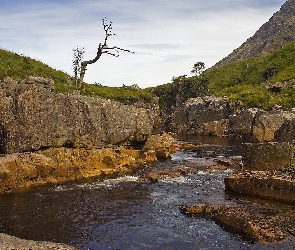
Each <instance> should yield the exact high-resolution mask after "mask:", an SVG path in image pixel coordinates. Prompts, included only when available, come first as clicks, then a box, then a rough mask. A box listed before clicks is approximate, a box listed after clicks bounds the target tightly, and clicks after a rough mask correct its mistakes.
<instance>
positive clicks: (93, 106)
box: [0, 78, 159, 153]
mask: <svg viewBox="0 0 295 250" xmlns="http://www.w3.org/2000/svg"><path fill="white" fill-rule="evenodd" d="M52 90H53V82H52V81H51V80H48V79H43V78H29V79H27V80H24V81H22V82H20V83H18V82H16V81H11V80H10V81H4V82H1V83H0V110H1V112H0V153H16V152H24V151H36V150H39V149H42V148H48V147H71V148H100V147H107V146H112V145H120V144H127V143H138V142H140V143H141V142H144V141H145V140H146V139H147V138H148V137H149V136H150V135H151V134H152V131H153V127H154V120H155V119H156V118H157V117H158V113H159V110H158V105H157V103H151V104H144V105H143V104H141V105H124V104H122V103H118V102H115V101H112V100H107V99H102V98H99V97H86V96H81V95H79V94H76V95H74V94H71V95H70V94H56V93H54V92H53V91H52Z"/></svg>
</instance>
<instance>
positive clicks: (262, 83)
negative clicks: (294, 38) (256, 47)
mask: <svg viewBox="0 0 295 250" xmlns="http://www.w3.org/2000/svg"><path fill="white" fill-rule="evenodd" d="M204 77H206V78H207V79H208V87H209V89H210V91H211V93H212V94H214V95H216V96H227V97H228V99H229V100H230V101H232V102H237V101H239V102H242V103H243V105H244V106H245V107H260V108H263V109H266V110H268V109H271V108H272V107H274V106H275V105H280V106H282V107H283V108H284V109H289V108H292V107H295V89H294V86H293V84H291V85H290V84H289V85H288V86H285V87H283V88H273V87H274V86H275V85H277V84H276V83H278V82H280V83H282V82H285V81H289V80H291V79H295V42H292V43H289V44H287V45H285V46H283V47H282V48H280V49H278V50H276V51H275V52H273V53H271V54H268V55H265V56H261V57H255V58H251V59H247V60H243V61H239V62H234V63H229V64H226V65H224V66H220V67H217V68H212V69H211V70H208V71H207V72H205V73H204ZM290 82H291V81H290ZM266 86H267V87H266ZM280 86H282V84H280Z"/></svg>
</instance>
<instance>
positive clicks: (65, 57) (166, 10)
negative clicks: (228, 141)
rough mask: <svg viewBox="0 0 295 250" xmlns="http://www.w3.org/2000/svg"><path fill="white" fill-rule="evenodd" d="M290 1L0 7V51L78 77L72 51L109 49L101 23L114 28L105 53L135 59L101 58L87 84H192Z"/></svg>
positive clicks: (20, 2) (48, 0) (156, 0)
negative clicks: (197, 67)
mask: <svg viewBox="0 0 295 250" xmlns="http://www.w3.org/2000/svg"><path fill="white" fill-rule="evenodd" d="M284 3H285V0H206V1H204V0H181V1H180V0H140V1H139V0H0V10H1V15H0V32H1V36H0V48H2V49H6V50H9V51H12V52H15V53H18V54H23V55H25V56H29V57H31V58H34V59H37V60H40V61H42V62H43V63H46V64H48V65H49V66H51V67H53V68H55V69H59V70H62V71H64V72H66V73H68V74H70V75H73V70H72V60H73V51H72V50H73V49H74V48H76V47H77V46H79V47H80V48H82V47H84V50H85V51H86V52H85V54H84V59H85V60H90V59H93V58H94V57H95V55H96V51H97V47H98V45H99V43H103V42H104V38H105V33H104V29H103V24H102V19H103V18H104V17H108V19H109V20H111V21H112V22H113V24H112V26H113V33H115V34H116V36H112V37H109V39H108V46H110V47H113V46H117V47H120V48H123V49H128V50H130V51H133V52H135V54H133V53H128V52H123V51H122V52H120V55H119V57H113V56H110V55H107V54H103V55H102V57H101V58H100V59H99V60H98V61H97V62H96V63H95V64H92V65H89V66H88V67H87V71H86V74H85V78H84V81H85V82H87V83H100V84H102V85H105V86H116V87H120V86H122V85H123V84H124V85H128V86H130V85H134V84H137V85H138V86H139V87H141V88H145V87H152V86H157V85H161V84H165V83H168V82H171V79H172V77H177V76H180V75H184V74H186V75H188V76H191V70H192V68H193V65H194V63H196V62H204V63H205V66H206V68H209V67H211V66H213V65H214V64H215V63H217V62H218V61H219V60H221V59H222V58H224V57H226V56H227V55H228V54H230V53H231V52H232V51H233V50H234V49H236V48H238V47H239V46H240V45H241V44H242V43H243V42H245V41H246V39H247V38H249V37H251V36H252V35H254V33H255V31H257V30H258V29H259V28H260V27H261V25H263V24H264V23H265V22H267V21H268V20H269V19H270V18H271V16H272V15H273V14H274V13H275V12H276V11H278V10H279V9H280V7H281V6H282V5H283V4H284Z"/></svg>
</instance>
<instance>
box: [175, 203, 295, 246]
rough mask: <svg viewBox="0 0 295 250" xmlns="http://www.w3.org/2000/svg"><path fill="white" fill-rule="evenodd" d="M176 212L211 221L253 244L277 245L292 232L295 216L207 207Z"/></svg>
mask: <svg viewBox="0 0 295 250" xmlns="http://www.w3.org/2000/svg"><path fill="white" fill-rule="evenodd" d="M179 209H180V211H181V212H182V213H183V214H185V215H189V216H195V217H201V218H206V219H210V220H214V221H215V222H216V223H218V224H219V225H221V226H222V227H223V228H225V229H226V230H228V231H230V232H232V233H236V234H240V235H241V236H243V237H244V238H245V239H247V240H251V241H255V242H261V243H268V242H279V241H282V240H283V239H284V238H286V237H288V236H292V235H293V232H294V231H295V227H294V225H295V213H294V211H293V210H290V209H282V210H278V209H277V208H273V207H265V206H264V207H263V206H252V207H247V208H243V207H239V206H226V205H221V206H216V205H208V204H199V205H196V206H180V207H179Z"/></svg>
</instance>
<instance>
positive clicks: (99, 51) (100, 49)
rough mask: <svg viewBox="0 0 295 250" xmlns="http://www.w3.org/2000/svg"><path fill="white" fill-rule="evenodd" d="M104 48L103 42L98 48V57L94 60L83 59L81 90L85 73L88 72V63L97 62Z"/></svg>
mask: <svg viewBox="0 0 295 250" xmlns="http://www.w3.org/2000/svg"><path fill="white" fill-rule="evenodd" d="M102 49H103V46H101V44H100V45H99V47H98V49H97V53H96V57H95V58H94V59H92V60H89V61H83V62H81V72H80V84H79V85H80V86H79V88H80V90H81V89H82V88H83V81H84V76H85V73H86V70H87V69H86V67H87V65H88V64H93V63H95V62H97V60H98V59H99V58H100V57H101V55H102Z"/></svg>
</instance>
